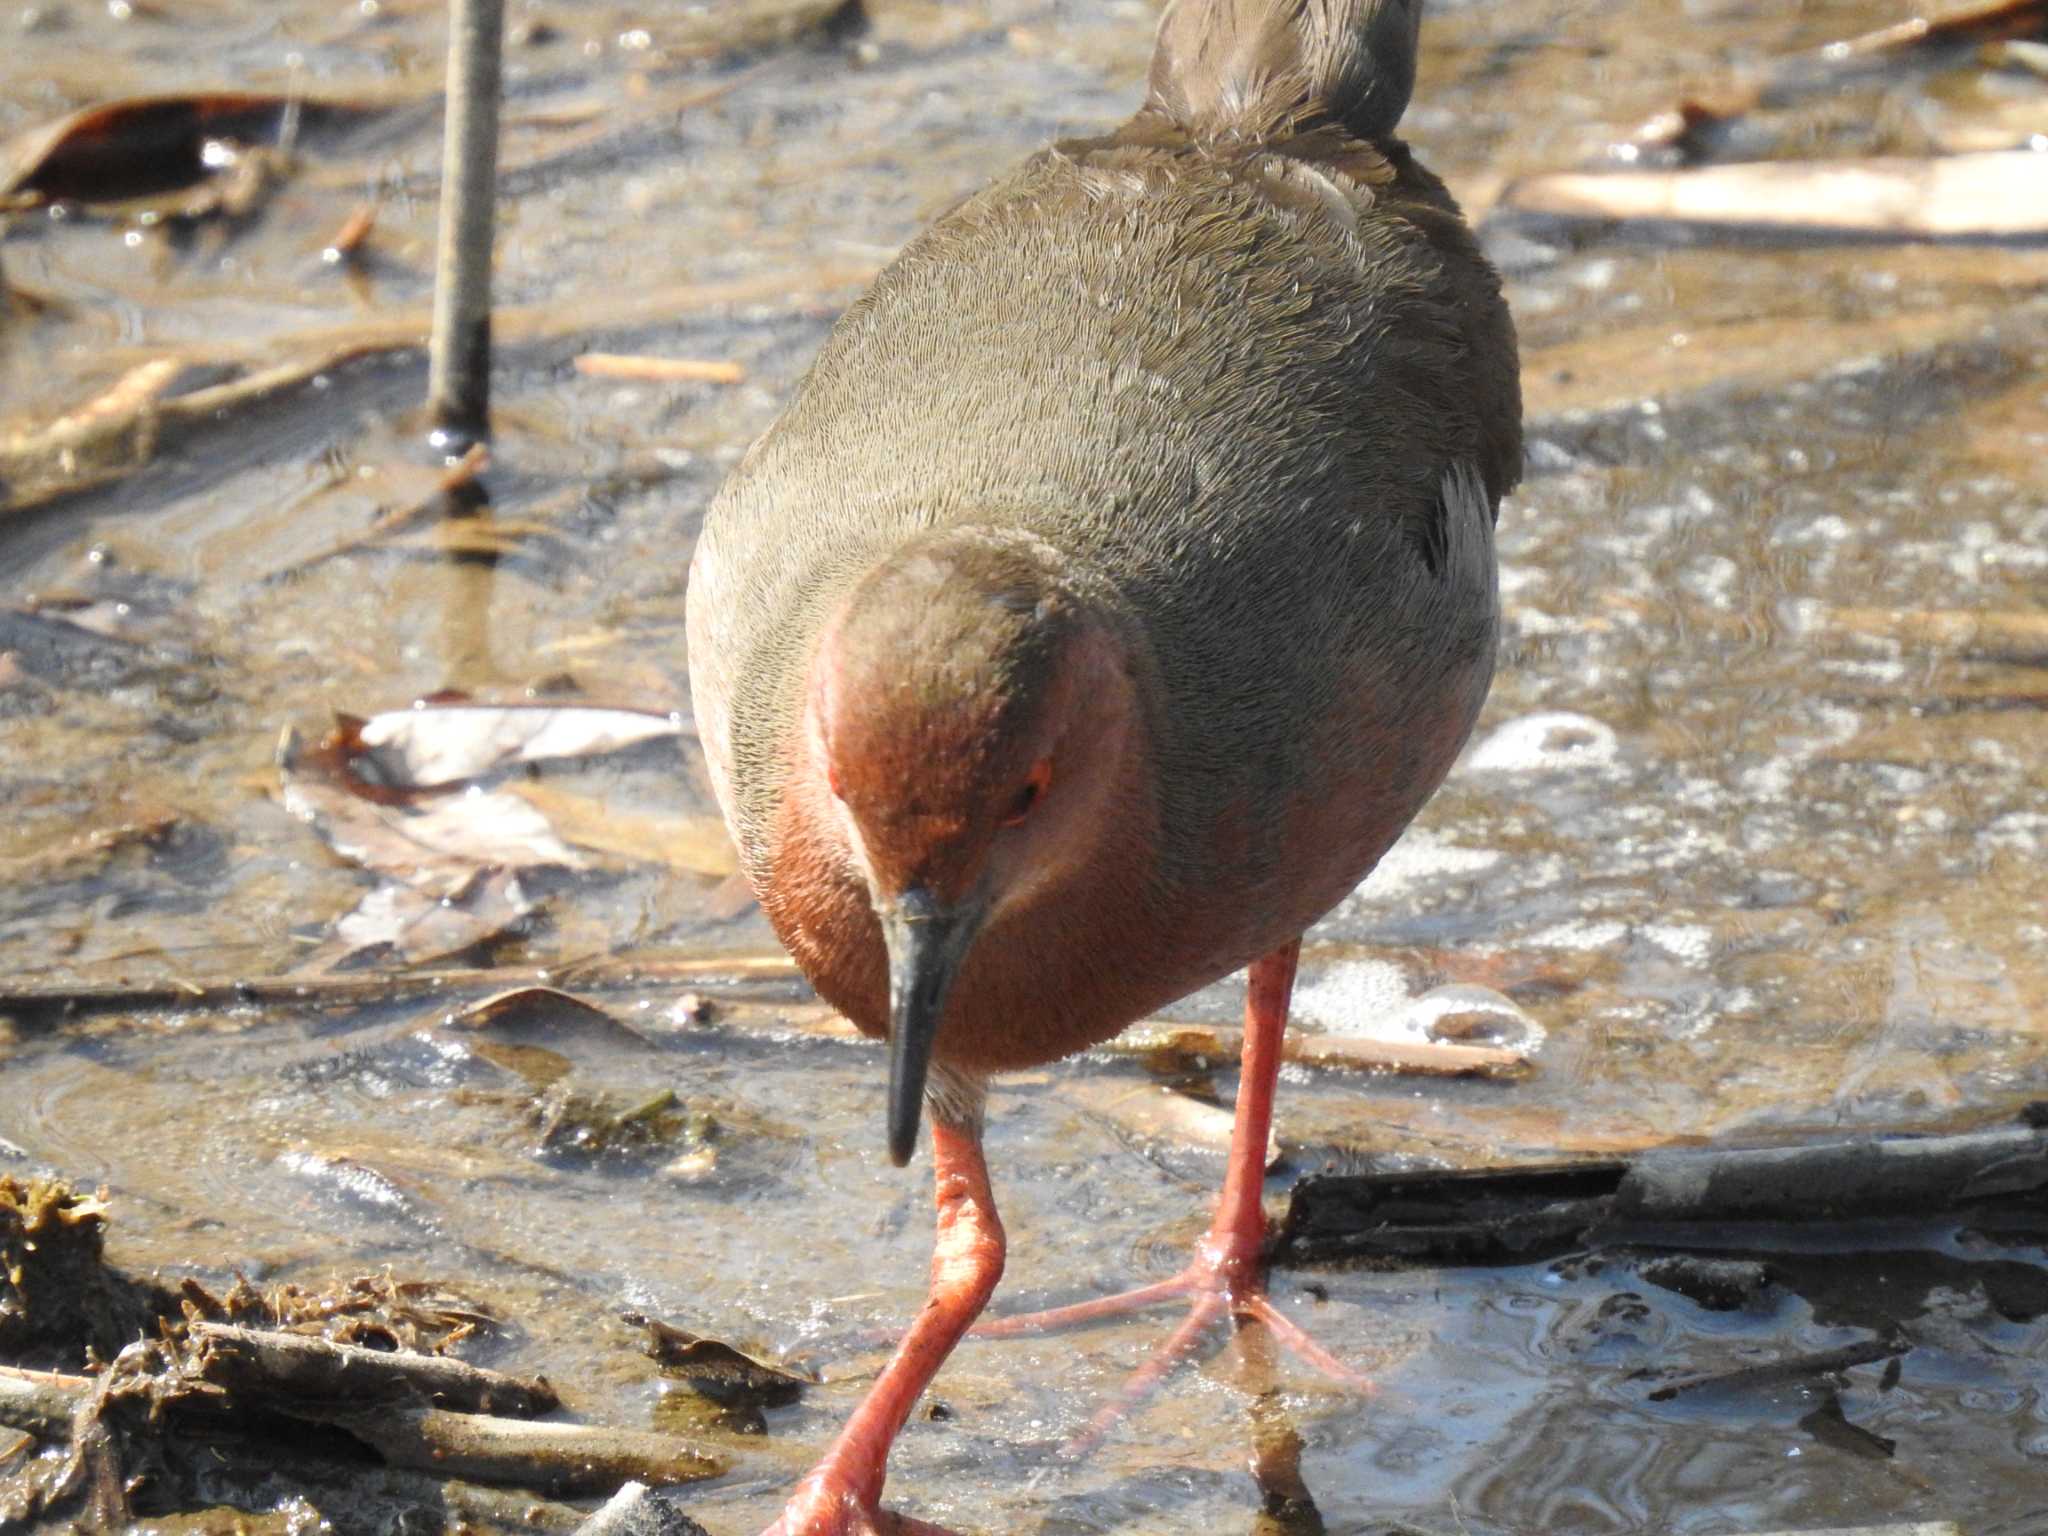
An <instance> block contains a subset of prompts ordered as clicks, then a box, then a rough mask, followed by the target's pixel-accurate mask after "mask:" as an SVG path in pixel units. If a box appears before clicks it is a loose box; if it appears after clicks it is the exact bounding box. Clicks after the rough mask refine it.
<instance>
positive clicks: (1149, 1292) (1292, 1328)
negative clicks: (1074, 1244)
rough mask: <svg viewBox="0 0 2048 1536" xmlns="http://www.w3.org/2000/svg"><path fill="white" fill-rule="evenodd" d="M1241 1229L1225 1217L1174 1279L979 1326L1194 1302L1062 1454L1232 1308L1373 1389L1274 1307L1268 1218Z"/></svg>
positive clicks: (992, 1329) (1115, 1415)
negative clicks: (1264, 1253)
mask: <svg viewBox="0 0 2048 1536" xmlns="http://www.w3.org/2000/svg"><path fill="white" fill-rule="evenodd" d="M1236 1228H1237V1229H1236V1230H1231V1229H1230V1228H1228V1227H1226V1226H1225V1225H1224V1224H1223V1223H1222V1222H1220V1221H1219V1223H1218V1227H1217V1228H1215V1229H1212V1230H1211V1231H1210V1233H1209V1235H1208V1237H1207V1238H1205V1239H1204V1240H1203V1241H1202V1242H1201V1244H1200V1245H1199V1246H1198V1247H1197V1248H1196V1249H1195V1253H1194V1256H1193V1258H1192V1259H1190V1260H1189V1262H1188V1266H1187V1268H1185V1269H1183V1270H1182V1271H1181V1272H1180V1273H1179V1274H1177V1275H1175V1276H1174V1277H1173V1278H1172V1279H1170V1280H1162V1281H1159V1282H1158V1283H1157V1284H1155V1285H1146V1286H1140V1287H1139V1288H1138V1289H1136V1290H1132V1291H1125V1292H1122V1293H1121V1294H1119V1295H1115V1296H1103V1297H1099V1298H1097V1299H1096V1300H1094V1301H1082V1302H1076V1303H1074V1304H1073V1305H1072V1306H1066V1307H1054V1308H1051V1309H1050V1310H1048V1311H1044V1312H1027V1313H1023V1314H1020V1315H1018V1316H1015V1317H998V1318H990V1319H988V1320H987V1321H985V1322H983V1323H981V1324H980V1325H979V1326H978V1327H976V1328H975V1329H974V1330H973V1333H972V1335H971V1336H972V1337H974V1338H993V1339H1004V1338H1018V1337H1020V1336H1023V1335H1027V1334H1041V1333H1051V1332H1055V1331H1057V1330H1059V1329H1063V1328H1072V1327H1076V1326H1078V1325H1080V1324H1083V1323H1093V1322H1100V1321H1102V1320H1103V1319H1104V1318H1110V1317H1122V1316H1124V1315H1126V1314H1128V1313H1132V1312H1139V1311H1143V1310H1144V1309H1145V1308H1147V1307H1154V1306H1159V1305H1161V1304H1162V1303H1166V1302H1172V1301H1186V1302H1187V1304H1188V1312H1187V1316H1186V1317H1185V1318H1184V1319H1182V1321H1181V1323H1180V1326H1179V1327H1177V1328H1175V1329H1174V1330H1173V1332H1172V1333H1171V1334H1169V1335H1168V1336H1167V1338H1166V1340H1165V1342H1163V1343H1162V1344H1160V1345H1159V1347H1158V1348H1157V1349H1155V1350H1154V1351H1153V1352H1152V1357H1151V1358H1150V1359H1149V1360H1147V1361H1146V1362H1145V1363H1144V1364H1143V1365H1141V1366H1140V1367H1139V1368H1138V1369H1137V1370H1136V1371H1134V1372H1132V1373H1131V1375H1130V1377H1129V1378H1128V1379H1127V1380H1126V1381H1125V1382H1124V1384H1123V1387H1122V1389H1121V1390H1120V1391H1119V1392H1118V1393H1117V1395H1116V1396H1115V1397H1114V1398H1112V1399H1111V1400H1110V1401H1109V1402H1108V1403H1106V1404H1104V1405H1103V1407H1102V1409H1101V1410H1100V1411H1099V1412H1098V1413H1097V1414H1096V1415H1095V1417H1094V1418H1093V1419H1091V1420H1090V1421H1089V1423H1088V1426H1087V1428H1085V1429H1083V1430H1082V1431H1081V1433H1080V1434H1078V1435H1076V1436H1075V1437H1074V1438H1073V1439H1072V1440H1070V1441H1068V1442H1067V1443H1066V1445H1064V1446H1062V1447H1061V1454H1062V1455H1063V1456H1066V1457H1069V1458H1075V1459H1078V1458H1079V1457H1082V1456H1085V1455H1087V1454H1088V1453H1089V1452H1090V1451H1092V1450H1094V1449H1095V1447H1096V1446H1098V1445H1099V1444H1101V1443H1102V1440H1103V1438H1104V1437H1105V1436H1107V1435H1108V1433H1109V1432H1110V1431H1111V1430H1112V1429H1114V1428H1115V1427H1116V1426H1117V1424H1119V1423H1120V1422H1122V1420H1123V1419H1124V1418H1125V1417H1127V1416H1128V1415H1129V1414H1130V1413H1131V1411H1132V1410H1133V1409H1135V1408H1137V1407H1138V1405H1139V1404H1141V1403H1142V1402H1144V1400H1145V1399H1146V1398H1147V1397H1149V1396H1150V1395H1151V1394H1152V1392H1153V1391H1154V1390H1155V1389H1156V1388H1157V1387H1158V1386H1159V1384H1160V1383H1161V1382H1162V1381H1164V1380H1165V1379H1166V1378H1167V1376H1169V1375H1170V1374H1172V1372H1173V1369H1174V1367H1176V1366H1177V1365H1179V1364H1180V1363H1181V1362H1182V1361H1183V1360H1185V1359H1187V1358H1188V1357H1189V1356H1191V1355H1193V1354H1194V1352H1195V1350H1196V1348H1197V1347H1198V1346H1199V1345H1200V1344H1201V1342H1202V1337H1203V1335H1204V1334H1206V1333H1207V1332H1208V1331H1209V1329H1210V1328H1211V1327H1212V1326H1214V1324H1215V1323H1217V1322H1218V1321H1219V1320H1220V1319H1221V1318H1222V1317H1223V1316H1224V1315H1225V1314H1226V1313H1227V1314H1229V1315H1230V1317H1231V1318H1232V1319H1233V1320H1234V1321H1235V1322H1236V1323H1237V1325H1238V1326H1240V1327H1242V1326H1244V1324H1245V1323H1246V1322H1247V1321H1249V1322H1252V1323H1254V1324H1257V1325H1263V1326H1264V1327H1265V1328H1266V1329H1267V1331H1268V1332H1269V1333H1270V1334H1271V1335H1272V1337H1273V1338H1274V1339H1276V1340H1277V1341H1278V1342H1279V1343H1280V1344H1281V1345H1282V1346H1284V1347H1285V1348H1286V1350H1287V1351H1288V1353H1290V1354H1292V1355H1293V1356H1295V1358H1297V1359H1299V1360H1300V1361H1302V1362H1303V1363H1304V1364H1306V1365H1308V1366H1310V1367H1312V1368H1313V1369H1315V1370H1316V1371H1318V1372H1320V1373H1321V1374H1322V1375H1324V1376H1327V1377H1329V1378H1330V1379H1331V1380H1333V1381H1335V1382H1338V1383H1339V1384H1341V1385H1343V1386H1346V1387H1350V1388H1353V1389H1354V1390H1357V1391H1365V1392H1369V1391H1371V1390H1372V1382H1371V1381H1370V1380H1369V1379H1368V1378H1367V1377H1365V1376H1362V1375H1360V1374H1359V1373H1358V1372H1356V1371H1354V1370H1352V1369H1351V1367H1349V1366H1348V1365H1346V1364H1344V1362H1343V1361H1341V1360H1339V1359H1338V1358H1337V1357H1336V1356H1335V1355H1333V1354H1331V1353H1330V1352H1329V1351H1328V1350H1326V1349H1324V1348H1323V1346H1322V1345H1320V1344H1318V1343H1317V1342H1316V1341H1315V1340H1314V1339H1313V1338H1311V1337H1310V1336H1309V1334H1308V1332H1307V1331H1306V1330H1305V1329H1303V1328H1302V1327H1301V1325H1300V1324H1298V1323H1296V1322H1294V1321H1293V1320H1292V1319H1291V1318H1289V1317H1287V1316H1285V1315H1284V1314H1283V1313H1282V1312H1281V1311H1280V1309H1279V1308H1278V1307H1276V1306H1274V1305H1273V1302H1272V1298H1271V1297H1269V1296H1268V1295H1267V1294H1266V1280H1265V1266H1264V1264H1263V1262H1262V1261H1261V1249H1262V1247H1263V1242H1264V1236H1265V1230H1264V1223H1263V1221H1262V1220H1261V1221H1260V1222H1259V1223H1258V1225H1257V1226H1255V1227H1253V1226H1249V1225H1248V1224H1243V1223H1239V1224H1236Z"/></svg>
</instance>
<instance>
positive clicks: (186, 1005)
mask: <svg viewBox="0 0 2048 1536" xmlns="http://www.w3.org/2000/svg"><path fill="white" fill-rule="evenodd" d="M796 976H797V969H796V963H795V962H794V961H792V960H791V959H790V958H789V957H788V956H787V955H725V956H718V955H711V956H706V957H704V958H702V959H693V960H662V961H651V962H630V961H629V962H583V963H578V962H574V961H572V962H569V963H568V964H565V965H557V966H551V967H495V966H466V967H461V968H451V969H449V970H439V971H413V972H408V973H405V974H401V975H390V974H384V975H378V974H374V973H370V974H363V975H352V976H262V977H255V978H251V979H249V980H246V981H225V982H209V983H205V984H199V983H195V982H191V981H185V980H178V979H172V980H167V981H152V982H141V983H137V984H129V983H126V982H121V983H115V984H113V985H84V986H69V985H59V986H48V987H16V988H9V989H7V990H5V991H0V1014H5V1015H11V1016H13V1017H15V1018H17V1019H22V1020H25V1021H26V1020H36V1019H48V1018H51V1017H57V1018H71V1017H77V1016H82V1015H85V1014H96V1013H118V1012H126V1011H131V1010H140V1009H153V1010H158V1011H161V1012H165V1013H208V1012H221V1011H224V1010H228V1009H235V1008H248V1007H259V1006H265V1005H275V1004H295V1005H297V1006H300V1007H304V1008H360V1007H366V1006H371V1005H375V1004H382V1003H406V1002H421V1003H425V1002H438V1001H443V1000H447V1001H453V1000H454V999H457V998H464V997H468V996H471V995H473V994H476V993H486V992H498V991H503V990H505V989H506V988H510V987H522V986H535V987H547V986H556V987H559V986H564V985H573V986H575V987H577V988H578V989H579V990H582V991H586V992H606V991H613V992H616V991H624V990H627V989H629V988H649V989H656V988H660V987H664V986H688V987H694V988H710V987H713V986H716V985H718V984H719V983H721V982H737V983H742V984H743V983H745V982H747V981H763V980H777V981H779V980H793V979H795V978H796ZM851 1027H852V1026H850V1025H849V1026H848V1028H849V1029H850V1028H851Z"/></svg>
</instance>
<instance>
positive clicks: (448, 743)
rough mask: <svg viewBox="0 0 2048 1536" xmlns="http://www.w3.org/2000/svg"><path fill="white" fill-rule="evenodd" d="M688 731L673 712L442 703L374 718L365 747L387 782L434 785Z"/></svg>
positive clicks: (365, 731)
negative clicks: (519, 765) (512, 764)
mask: <svg viewBox="0 0 2048 1536" xmlns="http://www.w3.org/2000/svg"><path fill="white" fill-rule="evenodd" d="M681 734H682V725H681V722H680V721H678V720H677V718H676V717H675V716H673V715H659V714H654V713H652V712H650V711H647V710H638V709H599V708H589V707H585V706H580V705H553V704H525V705H511V706H498V705H488V704H453V705H436V706H428V707H423V708H418V709H399V710H392V711H390V712H389V713H386V714H381V715H373V716H371V717H370V718H369V719H368V720H365V721H364V722H363V724H362V728H361V732H360V735H361V738H362V742H363V745H364V746H365V747H366V748H367V749H368V751H369V756H370V759H371V761H372V762H373V763H374V764H375V765H376V767H377V771H378V773H379V774H380V776H381V777H382V778H383V779H384V780H385V782H387V783H392V784H405V785H409V786H412V787H414V788H429V787H432V786H434V785H440V784H454V783H459V782H460V781H462V780H464V779H474V778H479V777H481V776H482V775H484V774H486V773H489V772H491V771H492V770H494V769H497V768H502V767H505V766H506V765H508V764H511V763H537V762H541V761H544V760H546V759H548V758H559V757H595V756H598V755H600V754H602V753H606V752H617V751H620V750H621V749H623V748H626V747H631V746H637V745H639V744H640V743H641V742H643V741H654V740H658V739H660V738H662V737H666V736H679V735H681Z"/></svg>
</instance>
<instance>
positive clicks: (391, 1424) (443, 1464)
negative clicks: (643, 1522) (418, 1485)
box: [277, 1403, 730, 1493]
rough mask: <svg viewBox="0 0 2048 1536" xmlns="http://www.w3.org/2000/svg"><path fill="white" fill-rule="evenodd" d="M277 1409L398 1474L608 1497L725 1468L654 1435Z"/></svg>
mask: <svg viewBox="0 0 2048 1536" xmlns="http://www.w3.org/2000/svg"><path fill="white" fill-rule="evenodd" d="M277 1406H278V1408H279V1411H281V1412H290V1413H291V1414H292V1415H293V1416H294V1417H298V1418H306V1419H311V1420H313V1421H314V1422H316V1423H328V1424H333V1425H335V1426H336V1427H338V1428H341V1429H345V1430H347V1431H348V1432H349V1433H350V1434H351V1435H353V1436H355V1437H356V1438H357V1439H358V1440H361V1441H362V1442H363V1443H364V1444H365V1445H367V1446H369V1447H370V1448H371V1449H372V1450H374V1451H375V1452H376V1453H377V1454H378V1455H379V1456H381V1457H383V1458H384V1460H385V1461H386V1462H388V1463H390V1464H391V1465H392V1466H395V1467H414V1468H418V1469H419V1470H421V1471H429V1472H438V1473H441V1474H442V1475H444V1476H446V1475H453V1476H456V1477H468V1478H475V1479H476V1480H477V1481H479V1482H486V1483H509V1484H512V1485H515V1486H517V1487H521V1488H538V1489H541V1490H543V1491H545V1492H550V1493H591V1492H608V1491H610V1490H611V1489H614V1488H617V1487H618V1486H619V1485H620V1484H621V1483H623V1482H626V1481H629V1480H631V1481H638V1482H645V1483H653V1484H675V1483H695V1482H702V1481H703V1480H704V1479H705V1478H709V1477H718V1476H720V1475H721V1474H722V1473H724V1472H725V1471H726V1470H727V1468H728V1467H729V1465H730V1463H729V1462H728V1461H727V1460H726V1459H725V1458H724V1457H722V1456H716V1455H713V1454H711V1453H710V1452H708V1451H705V1450H702V1449H700V1448H699V1447H697V1446H696V1445H693V1444H692V1443H691V1442H689V1441H687V1440H683V1439H680V1438H679V1437H677V1436H675V1435H664V1434H657V1433H655V1432H654V1431H652V1430H640V1429H614V1428H611V1427H609V1426H606V1425H601V1424H535V1423H531V1422H529V1421H527V1420H524V1419H506V1418H497V1417H494V1416H491V1415H489V1414H478V1413H450V1412H447V1411H446V1410H443V1409H439V1408H408V1409H399V1410H395V1411H386V1412H370V1413H365V1412H361V1411H354V1410H350V1409H347V1408H342V1407H339V1406H337V1405H334V1404H331V1403H330V1404H323V1405H318V1406H314V1405H300V1404H294V1405H291V1406H290V1407H287V1406H286V1405H284V1404H279V1405H277Z"/></svg>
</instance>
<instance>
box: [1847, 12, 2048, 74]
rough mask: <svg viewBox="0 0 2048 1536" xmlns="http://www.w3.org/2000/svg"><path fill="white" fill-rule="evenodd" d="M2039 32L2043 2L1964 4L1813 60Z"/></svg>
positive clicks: (2047, 17)
mask: <svg viewBox="0 0 2048 1536" xmlns="http://www.w3.org/2000/svg"><path fill="white" fill-rule="evenodd" d="M2044 29H2048V0H1963V3H1962V4H1959V5H1950V6H1948V7H1945V8H1944V9H1942V10H1940V11H1938V12H1937V13H1935V14H1933V15H1922V16H1909V17H1908V18H1907V19H1906V20H1904V21H1899V22H1894V23H1893V24H1892V25H1890V26H1888V27H1879V28H1877V29H1876V30H1875V31H1872V32H1864V33H1861V34H1859V35H1857V36H1855V37H1851V38H1845V39H1844V40H1843V41H1841V42H1838V43H1828V44H1826V45H1825V46H1823V47H1821V48H1819V49H1817V50H1816V51H1815V53H1814V54H1813V55H1812V57H1814V58H1815V59H1817V60H1819V61H1821V62H1824V63H1829V64H1839V63H1843V62H1846V61H1849V60H1853V59H1864V58H1869V57H1871V56H1873V55H1879V54H1890V53H1899V52H1903V51H1904V50H1906V49H1910V48H1924V47H1928V46H1930V45H1934V44H1941V43H1954V42H1989V41H1993V40H1997V39H2003V38H2012V37H2028V36H2031V35H2033V34H2035V33H2038V32H2041V31H2042V30H2044Z"/></svg>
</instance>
